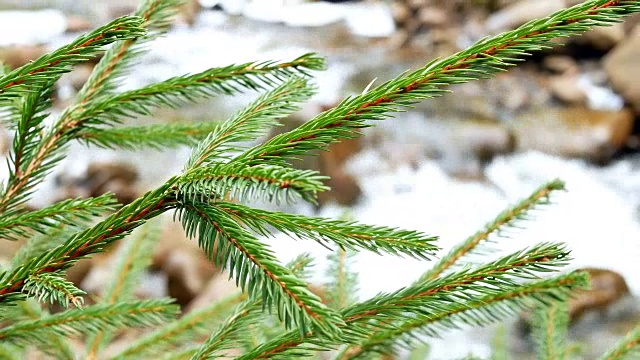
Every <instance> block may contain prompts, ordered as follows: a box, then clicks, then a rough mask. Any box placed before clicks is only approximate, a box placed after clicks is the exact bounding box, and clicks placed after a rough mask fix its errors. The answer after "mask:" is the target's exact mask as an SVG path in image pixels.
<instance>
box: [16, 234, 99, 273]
mask: <svg viewBox="0 0 640 360" xmlns="http://www.w3.org/2000/svg"><path fill="white" fill-rule="evenodd" d="M85 228H86V226H85V227H83V226H69V225H66V226H65V225H62V226H59V227H57V228H52V229H50V230H49V231H47V232H46V234H39V233H38V234H34V235H32V236H30V237H29V238H28V239H27V241H26V242H25V243H24V244H23V245H22V246H20V248H19V249H18V251H17V252H16V253H15V254H14V256H13V258H12V259H11V266H10V268H11V269H13V270H15V269H16V268H18V267H20V266H22V265H23V264H24V263H25V262H27V261H28V260H30V259H31V258H34V257H37V256H41V255H42V254H44V253H45V252H48V251H50V250H51V249H53V248H55V247H56V246H59V245H60V244H62V243H64V242H65V241H66V240H67V239H69V238H70V237H72V236H73V235H74V234H75V233H76V232H78V231H81V230H83V229H85Z"/></svg>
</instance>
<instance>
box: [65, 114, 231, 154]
mask: <svg viewBox="0 0 640 360" xmlns="http://www.w3.org/2000/svg"><path fill="white" fill-rule="evenodd" d="M219 126H220V122H218V121H205V122H200V123H194V124H183V123H170V124H154V125H141V126H122V127H113V128H88V127H87V128H84V129H83V130H82V131H79V132H78V133H77V134H76V137H77V138H78V140H80V141H82V142H84V143H86V144H88V145H95V146H98V147H101V148H106V149H124V150H129V151H134V150H143V149H154V150H165V149H172V148H176V147H179V146H195V145H197V144H198V142H200V141H202V140H204V139H205V138H206V137H207V136H208V135H209V134H210V133H211V132H213V131H215V130H216V129H217V128H218V127H219Z"/></svg>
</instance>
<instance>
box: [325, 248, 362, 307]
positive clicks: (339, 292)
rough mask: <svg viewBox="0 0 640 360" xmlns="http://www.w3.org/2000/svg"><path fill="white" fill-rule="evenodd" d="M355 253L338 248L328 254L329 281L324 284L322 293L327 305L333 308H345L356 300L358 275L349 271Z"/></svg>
mask: <svg viewBox="0 0 640 360" xmlns="http://www.w3.org/2000/svg"><path fill="white" fill-rule="evenodd" d="M355 255H356V252H354V251H351V250H345V249H338V250H336V251H334V252H333V253H331V254H329V256H328V260H329V268H328V269H327V276H328V277H329V282H328V283H326V284H325V285H324V289H325V292H324V294H325V298H326V299H327V303H328V305H329V306H330V307H332V308H334V309H343V308H346V307H347V306H350V305H353V304H354V303H355V302H356V300H357V293H358V275H357V274H356V273H354V272H352V271H351V263H352V262H353V257H354V256H355Z"/></svg>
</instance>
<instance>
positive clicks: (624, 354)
mask: <svg viewBox="0 0 640 360" xmlns="http://www.w3.org/2000/svg"><path fill="white" fill-rule="evenodd" d="M638 355H640V325H638V326H636V327H635V328H634V329H633V330H631V331H630V332H629V333H628V334H627V335H626V336H625V337H624V338H622V339H620V341H618V343H616V344H615V346H613V347H612V348H611V350H609V351H607V353H605V354H604V355H602V357H601V359H602V360H622V359H629V360H631V359H637V357H638Z"/></svg>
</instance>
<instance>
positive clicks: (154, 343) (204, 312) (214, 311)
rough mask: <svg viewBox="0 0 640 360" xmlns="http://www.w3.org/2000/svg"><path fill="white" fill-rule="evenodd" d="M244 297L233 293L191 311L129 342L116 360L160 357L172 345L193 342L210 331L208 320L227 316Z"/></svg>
mask: <svg viewBox="0 0 640 360" xmlns="http://www.w3.org/2000/svg"><path fill="white" fill-rule="evenodd" d="M243 300H246V295H244V294H234V295H230V296H228V297H226V298H224V299H222V300H220V301H217V302H214V303H212V304H210V305H208V306H205V307H203V308H202V309H198V310H194V311H191V312H189V313H187V314H186V315H184V316H183V317H181V318H180V319H179V320H177V321H174V322H172V323H170V324H168V325H166V326H163V327H162V328H160V329H158V330H156V331H154V332H152V333H150V334H148V335H147V336H145V337H143V338H142V339H140V340H138V341H136V342H134V343H133V344H131V345H129V346H128V347H127V348H126V349H124V350H123V351H122V352H121V353H119V354H118V355H116V356H114V357H113V359H130V358H134V357H140V356H143V355H144V356H151V355H156V356H157V355H160V354H162V353H165V352H166V351H167V350H168V349H170V348H173V349H175V348H177V345H181V344H183V343H186V342H188V341H192V340H193V339H194V338H197V337H198V336H201V335H202V334H203V333H204V332H205V331H210V329H209V328H210V326H207V323H211V322H215V321H216V320H217V321H221V319H222V316H223V315H226V313H227V312H228V311H229V309H230V308H232V307H233V306H234V305H237V304H239V303H240V302H241V301H243ZM199 347H200V345H198V347H196V348H195V349H194V350H193V352H194V353H195V352H196V351H197V350H198V349H199Z"/></svg>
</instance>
